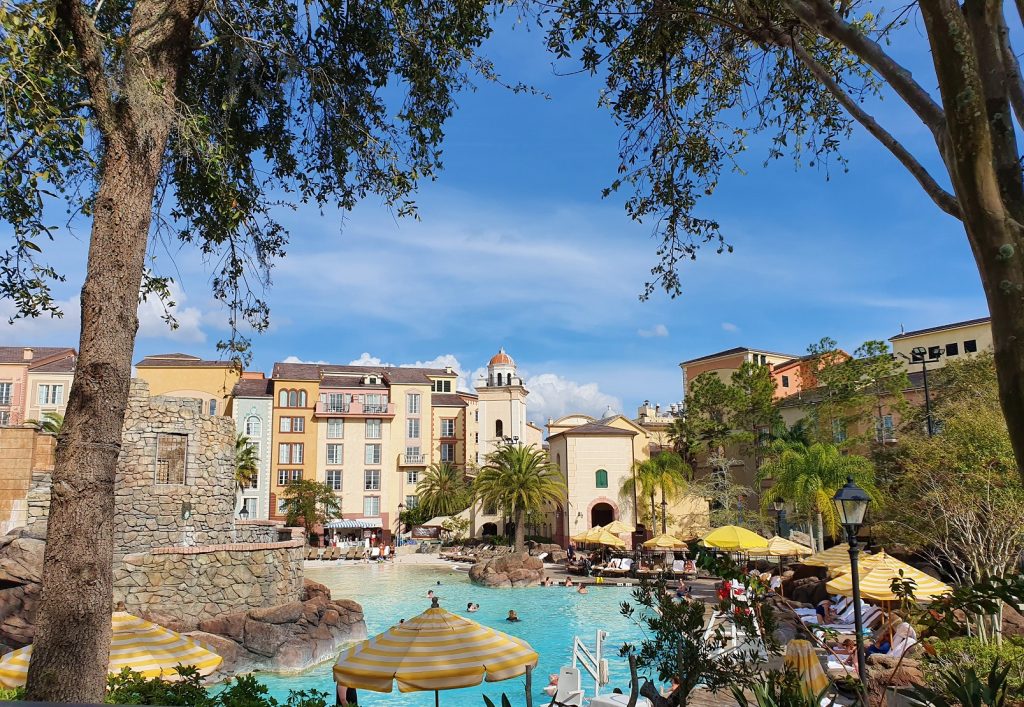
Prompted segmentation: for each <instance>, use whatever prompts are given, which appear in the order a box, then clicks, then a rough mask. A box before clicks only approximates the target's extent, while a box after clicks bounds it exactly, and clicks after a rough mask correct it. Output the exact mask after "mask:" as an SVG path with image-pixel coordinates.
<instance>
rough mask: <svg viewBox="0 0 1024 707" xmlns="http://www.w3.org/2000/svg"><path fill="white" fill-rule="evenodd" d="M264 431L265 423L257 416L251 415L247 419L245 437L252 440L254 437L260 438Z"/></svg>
mask: <svg viewBox="0 0 1024 707" xmlns="http://www.w3.org/2000/svg"><path fill="white" fill-rule="evenodd" d="M262 431H263V421H262V420H260V418H258V417H257V416H256V415H250V416H249V417H247V418H245V436H246V437H249V438H250V439H251V438H253V437H259V436H260V434H261V433H262Z"/></svg>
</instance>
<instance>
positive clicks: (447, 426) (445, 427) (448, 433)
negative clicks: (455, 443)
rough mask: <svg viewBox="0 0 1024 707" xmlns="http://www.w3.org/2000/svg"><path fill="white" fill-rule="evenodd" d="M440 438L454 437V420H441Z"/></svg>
mask: <svg viewBox="0 0 1024 707" xmlns="http://www.w3.org/2000/svg"><path fill="white" fill-rule="evenodd" d="M441 436H442V437H454V436H455V420H454V419H447V418H446V419H443V420H441Z"/></svg>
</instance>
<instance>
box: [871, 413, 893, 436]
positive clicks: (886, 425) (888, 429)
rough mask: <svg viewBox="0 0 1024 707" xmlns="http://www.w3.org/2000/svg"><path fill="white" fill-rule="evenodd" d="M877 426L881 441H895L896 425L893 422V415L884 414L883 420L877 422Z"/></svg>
mask: <svg viewBox="0 0 1024 707" xmlns="http://www.w3.org/2000/svg"><path fill="white" fill-rule="evenodd" d="M875 428H876V429H875V431H876V434H877V436H878V441H879V442H892V441H895V439H896V426H895V424H893V420H892V415H883V416H882V419H881V420H878V421H876V422H875Z"/></svg>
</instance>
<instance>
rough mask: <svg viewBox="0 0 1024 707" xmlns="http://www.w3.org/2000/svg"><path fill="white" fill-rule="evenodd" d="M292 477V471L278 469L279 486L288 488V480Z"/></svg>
mask: <svg viewBox="0 0 1024 707" xmlns="http://www.w3.org/2000/svg"><path fill="white" fill-rule="evenodd" d="M291 475H292V472H291V471H290V470H288V469H278V470H277V485H278V486H287V485H288V479H290V478H291Z"/></svg>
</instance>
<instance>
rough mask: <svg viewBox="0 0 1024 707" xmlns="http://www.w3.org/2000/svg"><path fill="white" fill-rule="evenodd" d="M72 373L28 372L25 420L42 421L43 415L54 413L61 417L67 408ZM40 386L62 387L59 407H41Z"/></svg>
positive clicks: (72, 377)
mask: <svg viewBox="0 0 1024 707" xmlns="http://www.w3.org/2000/svg"><path fill="white" fill-rule="evenodd" d="M74 377H75V376H74V374H73V373H33V372H32V371H29V372H28V377H27V385H26V391H25V392H26V396H25V397H26V405H25V419H26V420H42V419H43V414H44V413H48V412H55V413H57V414H58V415H63V414H64V411H65V410H67V407H68V396H69V395H71V382H72V381H73V380H74ZM40 385H50V386H53V385H59V386H63V395H62V396H61V402H60V404H59V405H42V404H41V403H40V400H39V386H40Z"/></svg>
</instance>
